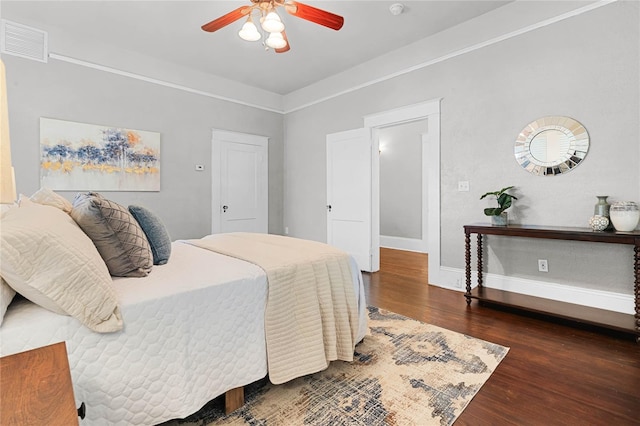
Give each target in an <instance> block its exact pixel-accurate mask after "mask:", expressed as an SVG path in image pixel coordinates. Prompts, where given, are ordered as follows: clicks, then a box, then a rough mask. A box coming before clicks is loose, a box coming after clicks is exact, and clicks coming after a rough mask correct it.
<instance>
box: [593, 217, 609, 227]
mask: <svg viewBox="0 0 640 426" xmlns="http://www.w3.org/2000/svg"><path fill="white" fill-rule="evenodd" d="M589 226H590V227H591V229H593V230H594V231H604V230H605V229H607V226H609V218H608V217H606V216H600V215H595V216H591V219H589Z"/></svg>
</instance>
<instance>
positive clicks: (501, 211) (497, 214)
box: [480, 186, 518, 226]
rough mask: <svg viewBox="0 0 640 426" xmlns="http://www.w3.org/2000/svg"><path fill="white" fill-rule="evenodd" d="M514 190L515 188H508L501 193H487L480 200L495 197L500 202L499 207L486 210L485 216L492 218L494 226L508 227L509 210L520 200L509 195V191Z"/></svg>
mask: <svg viewBox="0 0 640 426" xmlns="http://www.w3.org/2000/svg"><path fill="white" fill-rule="evenodd" d="M510 189H513V186H507V187H506V188H502V189H501V190H500V191H493V192H487V193H486V194H484V195H483V196H482V197H480V199H481V200H482V199H483V198H485V197H487V196H489V195H493V196H495V197H496V199H497V200H498V207H487V208H486V209H484V214H485V215H487V216H491V223H492V224H494V225H500V226H506V225H507V212H506V211H505V210H507V209H508V208H509V207H511V204H512V202H513V200H517V199H518V198H517V197H515V196H513V195H511V194H508V193H507V191H508V190H510Z"/></svg>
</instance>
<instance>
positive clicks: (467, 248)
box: [464, 232, 471, 305]
mask: <svg viewBox="0 0 640 426" xmlns="http://www.w3.org/2000/svg"><path fill="white" fill-rule="evenodd" d="M464 260H465V262H466V263H465V273H466V279H467V282H466V284H467V292H466V293H465V295H464V297H466V298H467V305H470V304H471V235H470V234H469V233H468V232H465V233H464Z"/></svg>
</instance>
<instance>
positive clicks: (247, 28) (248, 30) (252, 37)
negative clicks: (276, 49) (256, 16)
mask: <svg viewBox="0 0 640 426" xmlns="http://www.w3.org/2000/svg"><path fill="white" fill-rule="evenodd" d="M238 35H239V36H240V38H241V39H243V40H246V41H257V40H260V38H262V36H261V35H260V33H259V32H258V29H257V28H256V26H255V24H254V23H253V22H252V21H251V18H249V19H248V20H247V22H245V23H244V25H243V26H242V29H241V30H240V31H238Z"/></svg>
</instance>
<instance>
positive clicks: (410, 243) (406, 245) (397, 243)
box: [380, 235, 427, 253]
mask: <svg viewBox="0 0 640 426" xmlns="http://www.w3.org/2000/svg"><path fill="white" fill-rule="evenodd" d="M380 247H385V248H390V249H396V250H407V251H417V252H419V253H426V252H427V247H426V243H425V242H424V241H422V240H418V239H415V238H404V237H390V236H388V235H380Z"/></svg>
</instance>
